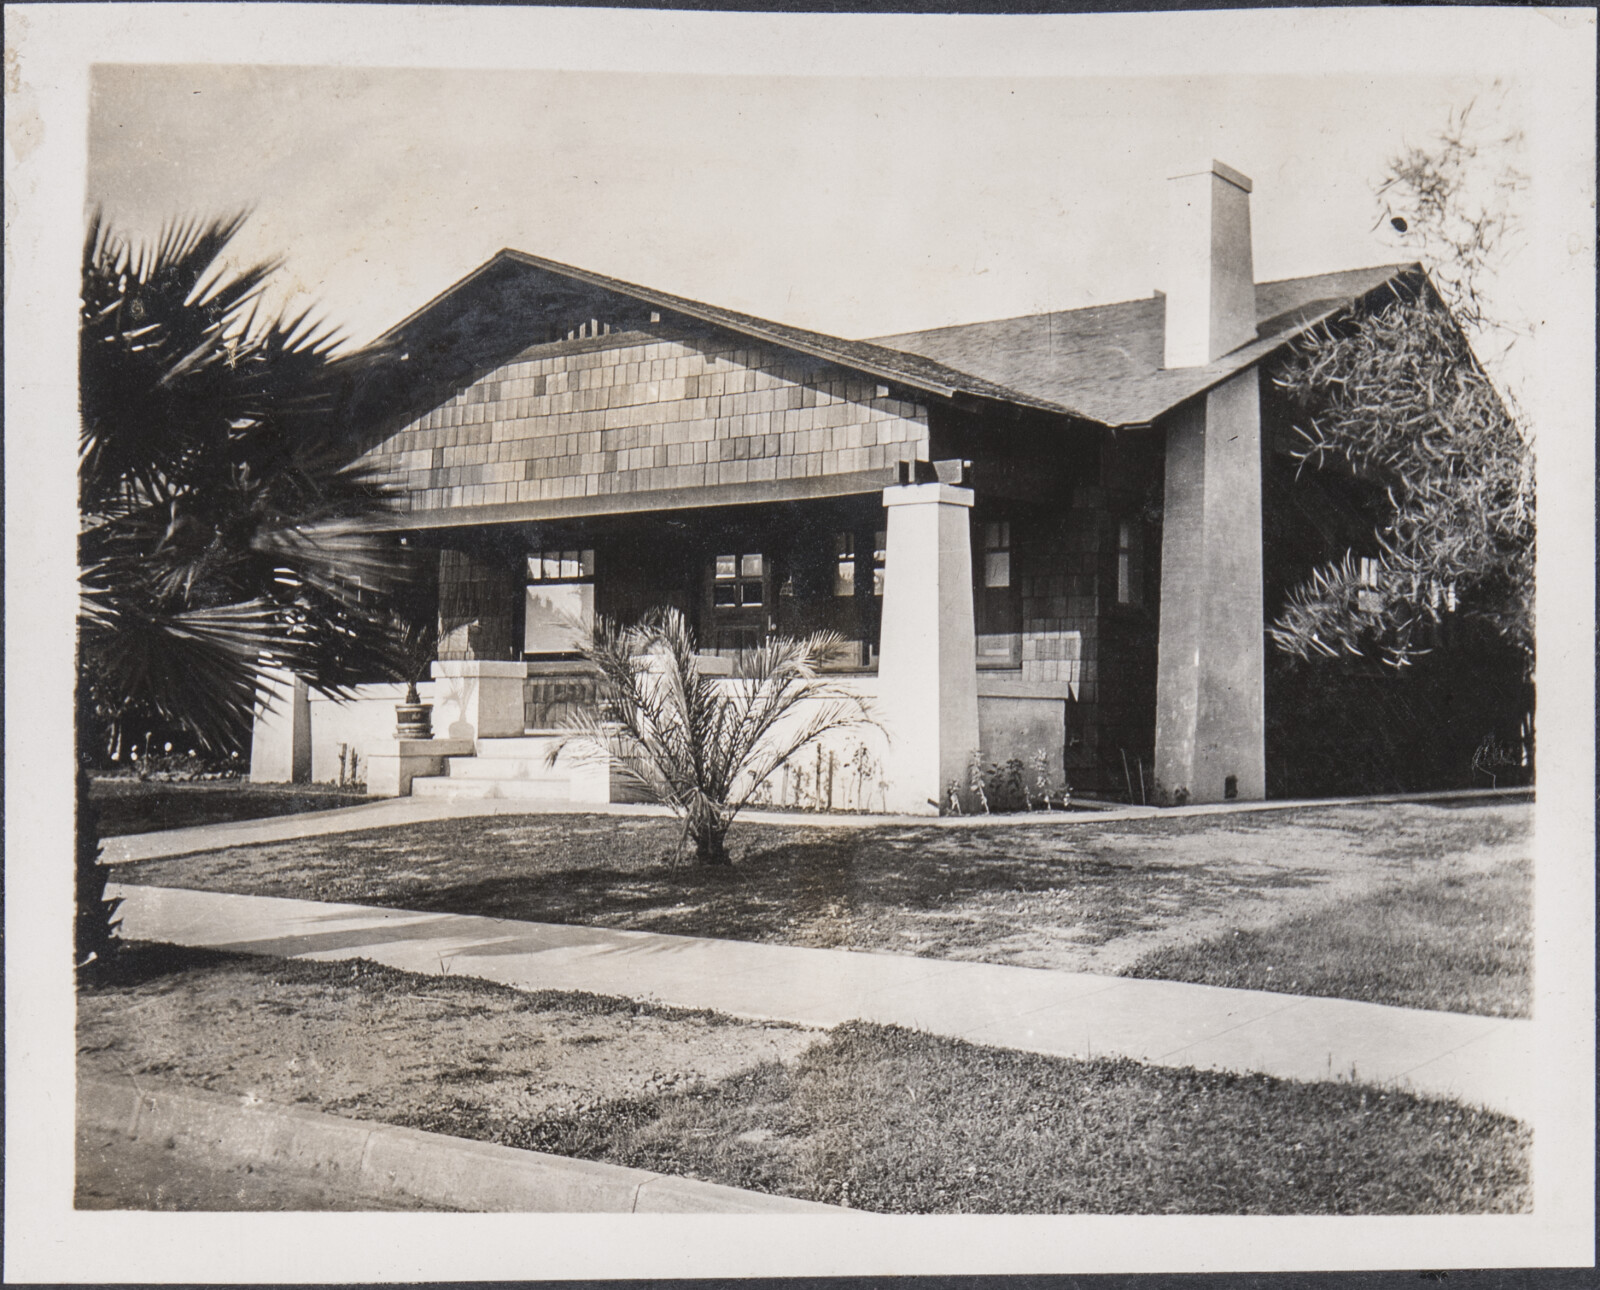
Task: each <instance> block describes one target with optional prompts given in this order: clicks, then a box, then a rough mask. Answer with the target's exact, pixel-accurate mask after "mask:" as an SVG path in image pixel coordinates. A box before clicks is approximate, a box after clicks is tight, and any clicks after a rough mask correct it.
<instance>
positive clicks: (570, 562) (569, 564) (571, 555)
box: [561, 551, 578, 578]
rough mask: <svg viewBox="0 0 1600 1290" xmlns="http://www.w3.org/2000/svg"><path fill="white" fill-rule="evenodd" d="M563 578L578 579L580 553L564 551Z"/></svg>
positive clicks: (562, 557)
mask: <svg viewBox="0 0 1600 1290" xmlns="http://www.w3.org/2000/svg"><path fill="white" fill-rule="evenodd" d="M561 576H562V577H563V578H576V577H577V576H578V553H577V552H576V551H563V552H562V553H561Z"/></svg>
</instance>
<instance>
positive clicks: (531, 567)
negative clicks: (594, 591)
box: [528, 547, 594, 582]
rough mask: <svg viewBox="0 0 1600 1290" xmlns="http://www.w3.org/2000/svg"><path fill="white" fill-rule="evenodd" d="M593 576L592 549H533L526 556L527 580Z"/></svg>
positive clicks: (548, 580)
mask: <svg viewBox="0 0 1600 1290" xmlns="http://www.w3.org/2000/svg"><path fill="white" fill-rule="evenodd" d="M593 577H594V549H593V548H592V547H591V548H587V549H584V550H578V551H535V552H534V553H533V554H532V555H530V556H529V557H528V581H529V582H577V581H579V580H580V579H590V578H593Z"/></svg>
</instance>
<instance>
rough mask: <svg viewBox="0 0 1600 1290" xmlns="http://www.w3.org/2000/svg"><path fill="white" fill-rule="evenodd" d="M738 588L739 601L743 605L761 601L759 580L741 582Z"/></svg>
mask: <svg viewBox="0 0 1600 1290" xmlns="http://www.w3.org/2000/svg"><path fill="white" fill-rule="evenodd" d="M739 588H740V603H741V604H745V605H759V604H760V603H761V584H760V583H759V582H742V583H740V584H739Z"/></svg>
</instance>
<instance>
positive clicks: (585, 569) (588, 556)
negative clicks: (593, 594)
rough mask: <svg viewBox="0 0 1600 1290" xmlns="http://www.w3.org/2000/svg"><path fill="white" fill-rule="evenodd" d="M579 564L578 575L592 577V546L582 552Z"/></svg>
mask: <svg viewBox="0 0 1600 1290" xmlns="http://www.w3.org/2000/svg"><path fill="white" fill-rule="evenodd" d="M580 565H581V567H580V568H579V570H578V574H579V576H580V577H584V578H592V577H594V548H593V547H589V548H587V549H586V550H585V551H584V552H583V558H582V560H581V561H580Z"/></svg>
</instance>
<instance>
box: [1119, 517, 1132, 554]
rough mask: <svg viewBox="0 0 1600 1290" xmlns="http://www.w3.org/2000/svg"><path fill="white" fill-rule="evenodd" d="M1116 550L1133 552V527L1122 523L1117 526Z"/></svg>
mask: <svg viewBox="0 0 1600 1290" xmlns="http://www.w3.org/2000/svg"><path fill="white" fill-rule="evenodd" d="M1117 550H1119V551H1131V550H1133V526H1132V525H1131V524H1127V523H1123V524H1119V525H1117Z"/></svg>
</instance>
